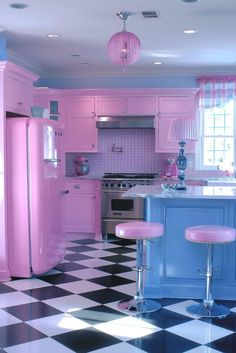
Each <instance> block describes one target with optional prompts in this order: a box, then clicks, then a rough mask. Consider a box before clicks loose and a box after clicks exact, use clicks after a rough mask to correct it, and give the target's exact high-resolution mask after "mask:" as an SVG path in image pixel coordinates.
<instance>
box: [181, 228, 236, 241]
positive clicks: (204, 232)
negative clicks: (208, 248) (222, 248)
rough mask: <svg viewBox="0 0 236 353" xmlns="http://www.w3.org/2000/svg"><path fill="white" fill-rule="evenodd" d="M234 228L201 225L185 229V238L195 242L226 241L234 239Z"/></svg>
mask: <svg viewBox="0 0 236 353" xmlns="http://www.w3.org/2000/svg"><path fill="white" fill-rule="evenodd" d="M235 236H236V230H235V229H234V228H230V227H224V226H217V225H201V226H195V227H189V228H186V229H185V238H186V239H187V240H189V241H192V242H195V243H210V244H217V243H228V242H231V241H234V240H235Z"/></svg>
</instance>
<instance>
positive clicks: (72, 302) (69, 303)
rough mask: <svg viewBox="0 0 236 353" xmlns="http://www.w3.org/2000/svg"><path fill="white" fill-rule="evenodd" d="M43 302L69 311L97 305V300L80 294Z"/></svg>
mask: <svg viewBox="0 0 236 353" xmlns="http://www.w3.org/2000/svg"><path fill="white" fill-rule="evenodd" d="M43 302H44V303H46V304H48V305H50V306H52V307H53V308H56V309H58V310H61V311H63V312H67V313H70V312H72V311H77V310H81V309H85V308H90V307H92V306H96V305H97V302H95V301H93V300H90V299H87V298H84V297H81V296H80V295H67V296H64V297H59V298H52V299H47V300H43Z"/></svg>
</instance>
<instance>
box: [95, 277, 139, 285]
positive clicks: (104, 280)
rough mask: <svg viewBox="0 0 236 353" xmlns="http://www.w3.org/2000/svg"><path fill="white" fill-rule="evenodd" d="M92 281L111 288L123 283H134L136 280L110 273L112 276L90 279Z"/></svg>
mask: <svg viewBox="0 0 236 353" xmlns="http://www.w3.org/2000/svg"><path fill="white" fill-rule="evenodd" d="M90 282H93V283H97V284H100V285H101V286H105V287H108V288H110V287H115V286H121V285H122V284H128V283H132V282H134V281H132V280H130V279H127V278H123V277H118V276H116V275H110V276H105V277H97V278H93V279H90Z"/></svg>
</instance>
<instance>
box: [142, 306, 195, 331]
mask: <svg viewBox="0 0 236 353" xmlns="http://www.w3.org/2000/svg"><path fill="white" fill-rule="evenodd" d="M157 301H158V300H157ZM141 317H142V319H143V320H145V321H147V322H149V323H150V324H152V325H154V326H158V327H160V328H162V329H167V328H169V327H172V326H176V325H179V324H183V323H184V322H187V321H191V320H192V319H191V318H189V317H188V316H184V315H181V314H178V313H175V312H174V311H170V310H165V309H163V308H162V309H161V310H158V311H154V312H151V313H145V314H141Z"/></svg>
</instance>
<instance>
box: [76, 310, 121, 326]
mask: <svg viewBox="0 0 236 353" xmlns="http://www.w3.org/2000/svg"><path fill="white" fill-rule="evenodd" d="M72 315H73V316H75V317H77V318H78V319H80V320H83V321H85V322H87V323H88V324H90V325H97V324H101V323H103V322H109V321H112V320H117V319H120V318H122V317H125V316H126V314H123V313H121V312H119V311H117V310H113V309H111V308H109V307H107V306H105V305H98V306H93V307H92V308H88V309H83V310H78V311H74V312H73V313H72Z"/></svg>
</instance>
